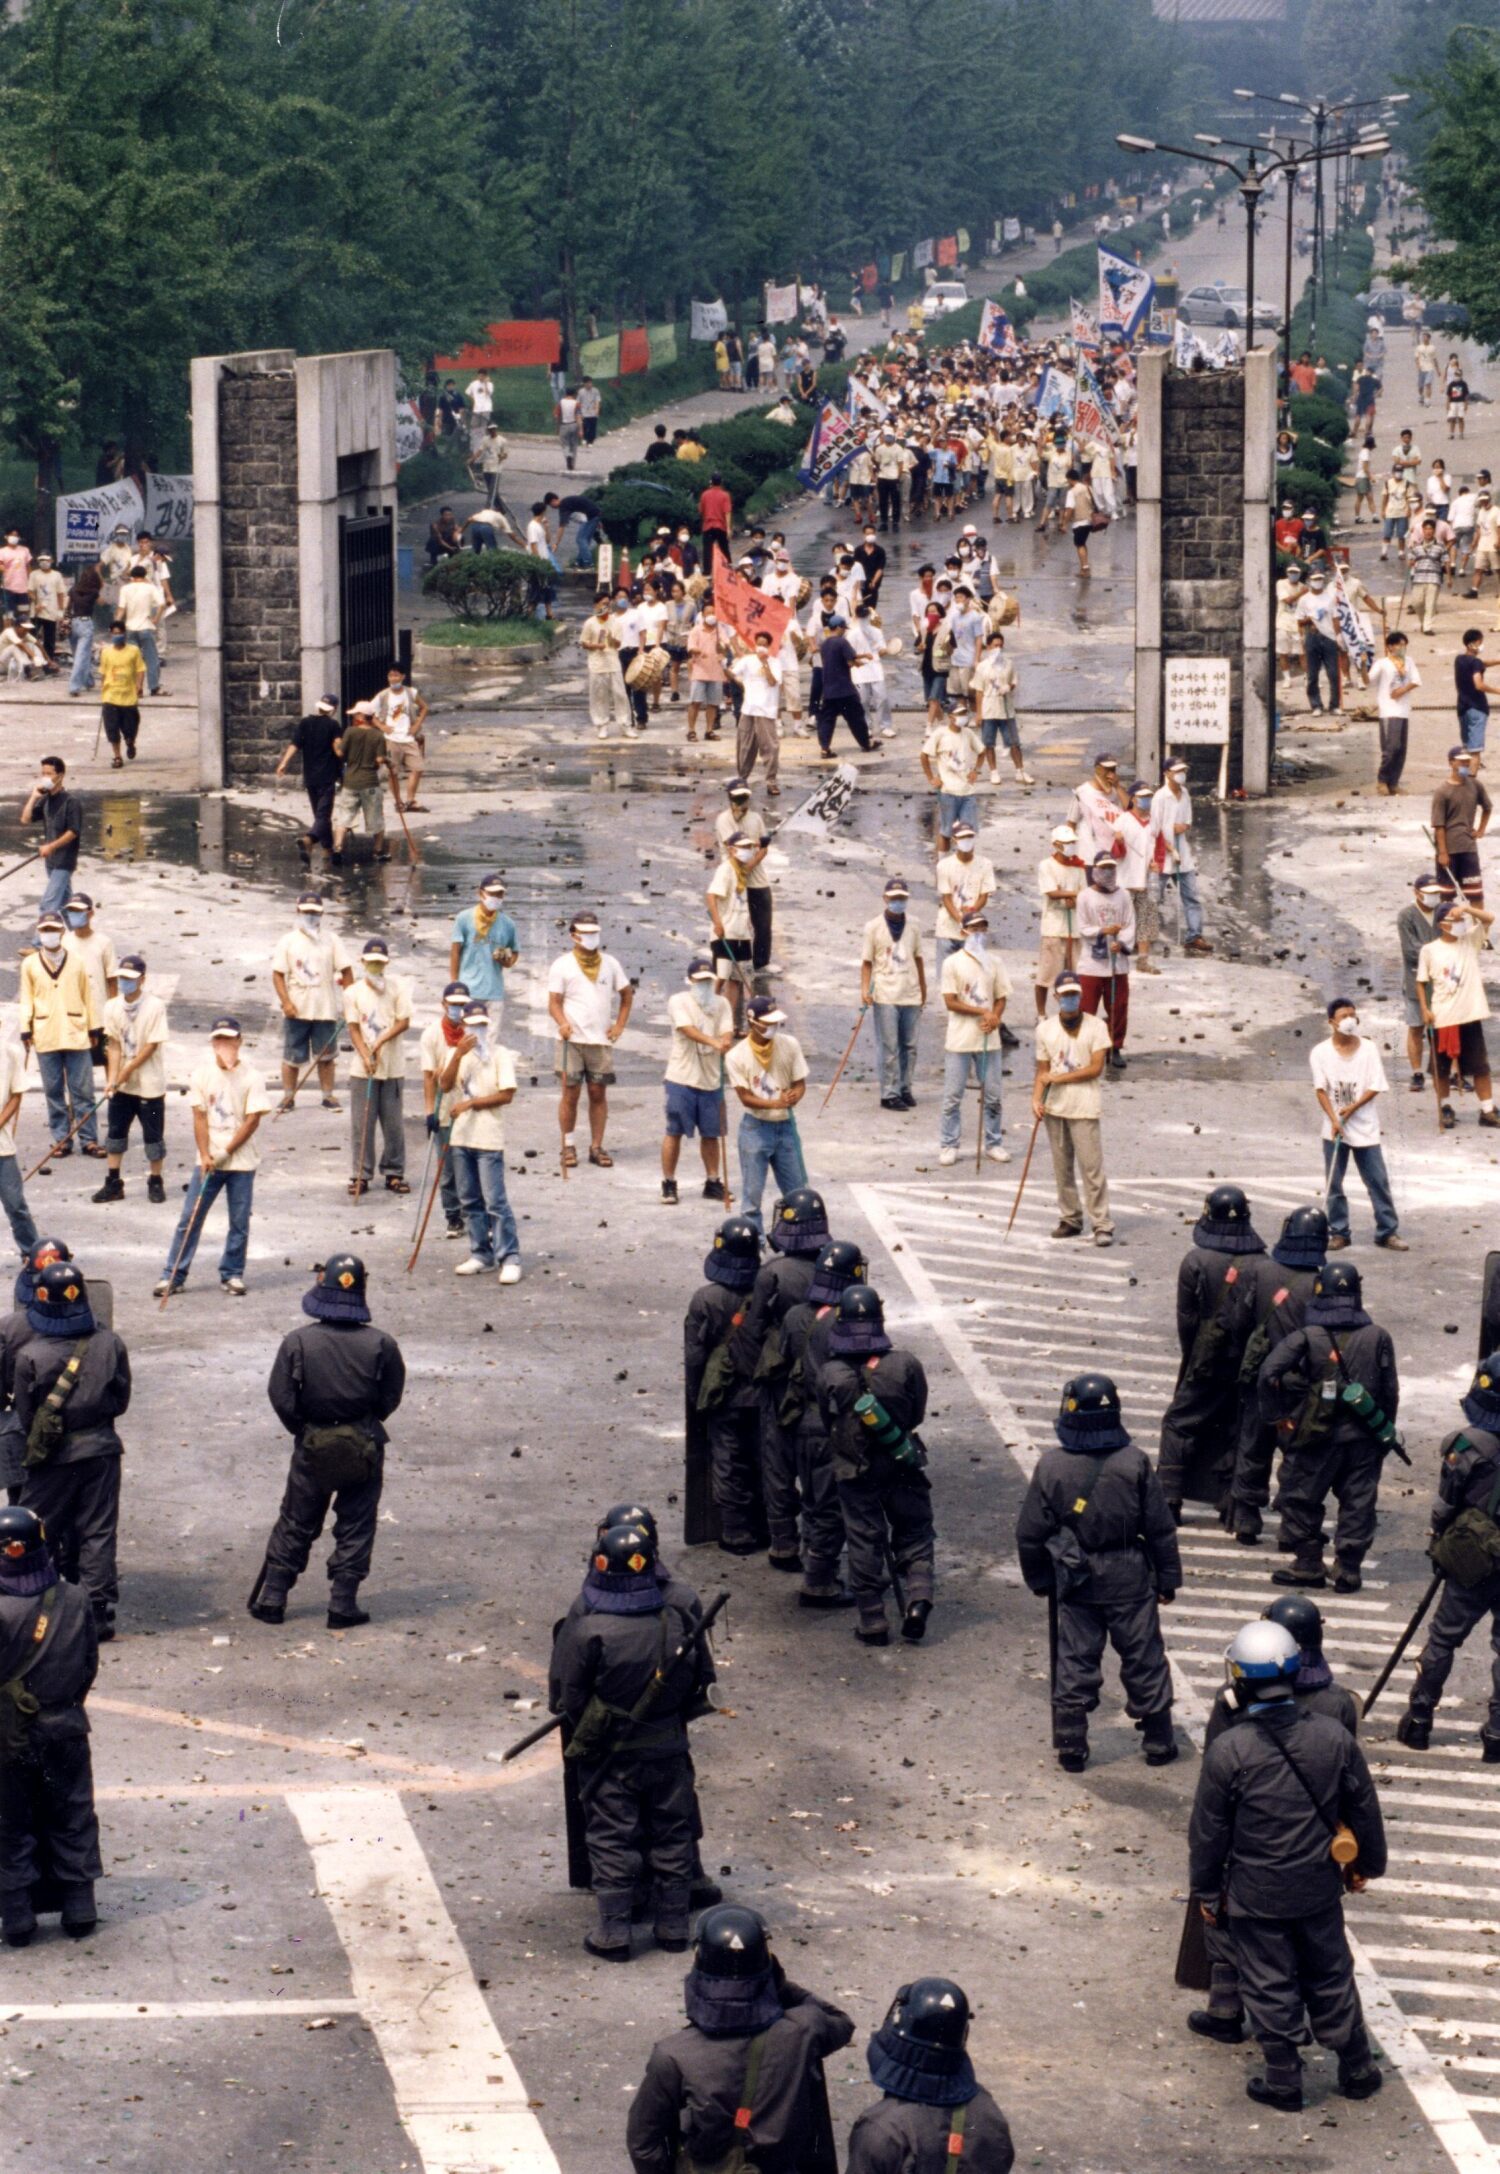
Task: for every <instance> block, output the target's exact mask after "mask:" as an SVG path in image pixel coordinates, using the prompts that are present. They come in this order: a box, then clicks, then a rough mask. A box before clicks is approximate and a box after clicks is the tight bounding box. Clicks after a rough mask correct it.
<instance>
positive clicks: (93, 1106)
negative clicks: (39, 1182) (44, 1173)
mask: <svg viewBox="0 0 1500 2174" xmlns="http://www.w3.org/2000/svg"><path fill="white" fill-rule="evenodd" d="M103 1100H104V1097H103V1095H100V1096H99V1097H98V1098H97V1099H96V1100H95V1101H93V1102H91V1103H90V1104H89V1106H88V1108H87V1109H86V1110H85V1111H84V1113H83V1115H82V1117H75V1118H74V1120H73V1122H72V1125H71V1126H70V1127H69V1129H68V1130H67V1131H66V1132H65V1133H64V1134H63V1136H62V1138H61V1139H60V1140H54V1141H53V1143H52V1145H51V1146H50V1147H49V1148H48V1150H47V1152H46V1154H45V1155H44V1156H43V1157H42V1159H41V1162H36V1163H33V1164H32V1166H31V1168H30V1169H29V1170H27V1171H25V1172H24V1173H23V1175H22V1178H21V1183H22V1184H23V1185H24V1184H25V1183H26V1180H27V1178H34V1177H35V1176H36V1174H37V1172H38V1170H40V1169H42V1168H43V1166H44V1165H45V1164H47V1163H49V1162H51V1160H52V1158H53V1156H54V1155H56V1154H59V1153H60V1152H61V1150H62V1149H63V1148H65V1147H66V1146H67V1144H68V1142H69V1141H70V1140H71V1139H72V1137H73V1134H74V1133H75V1132H77V1130H78V1128H79V1127H80V1125H85V1124H87V1123H88V1121H89V1119H90V1118H91V1117H92V1116H93V1114H94V1112H95V1110H97V1109H98V1107H99V1104H100V1103H101V1102H102V1101H103Z"/></svg>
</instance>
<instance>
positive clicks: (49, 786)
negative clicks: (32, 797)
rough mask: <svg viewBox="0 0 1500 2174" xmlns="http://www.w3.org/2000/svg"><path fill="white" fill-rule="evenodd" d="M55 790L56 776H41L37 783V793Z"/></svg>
mask: <svg viewBox="0 0 1500 2174" xmlns="http://www.w3.org/2000/svg"><path fill="white" fill-rule="evenodd" d="M56 790H57V780H56V778H52V777H44V778H43V779H42V780H41V782H40V784H39V785H38V786H37V791H38V792H39V793H52V792H56Z"/></svg>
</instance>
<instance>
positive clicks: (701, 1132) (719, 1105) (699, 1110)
mask: <svg viewBox="0 0 1500 2174" xmlns="http://www.w3.org/2000/svg"><path fill="white" fill-rule="evenodd" d="M666 1094H667V1138H668V1139H669V1140H691V1139H693V1138H694V1137H695V1136H696V1137H698V1138H700V1139H704V1140H717V1139H719V1138H720V1137H721V1136H722V1134H723V1131H724V1098H723V1096H722V1095H721V1094H720V1092H719V1090H718V1088H717V1087H685V1086H683V1085H682V1083H681V1082H680V1081H678V1080H675V1079H669V1080H668V1081H667V1082H666Z"/></svg>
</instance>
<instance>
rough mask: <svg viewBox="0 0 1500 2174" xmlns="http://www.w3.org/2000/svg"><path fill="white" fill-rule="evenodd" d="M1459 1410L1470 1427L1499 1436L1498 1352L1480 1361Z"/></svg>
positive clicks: (1499, 1364) (1499, 1356)
mask: <svg viewBox="0 0 1500 2174" xmlns="http://www.w3.org/2000/svg"><path fill="white" fill-rule="evenodd" d="M1459 1409H1460V1410H1461V1411H1462V1413H1463V1415H1464V1417H1465V1419H1467V1420H1468V1422H1469V1424H1470V1426H1471V1427H1483V1428H1484V1430H1485V1432H1486V1433H1487V1434H1500V1351H1492V1352H1491V1353H1490V1355H1489V1357H1488V1358H1487V1359H1481V1360H1480V1362H1479V1364H1478V1366H1477V1367H1476V1368H1475V1370H1474V1379H1473V1380H1472V1381H1471V1382H1470V1384H1469V1393H1468V1395H1467V1396H1466V1397H1465V1398H1464V1399H1463V1401H1462V1403H1461V1404H1460V1406H1459Z"/></svg>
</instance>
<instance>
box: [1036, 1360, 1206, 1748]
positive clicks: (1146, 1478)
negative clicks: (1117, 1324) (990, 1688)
mask: <svg viewBox="0 0 1500 2174" xmlns="http://www.w3.org/2000/svg"><path fill="white" fill-rule="evenodd" d="M1074 1386H1075V1385H1074V1384H1073V1383H1070V1384H1069V1385H1068V1387H1069V1390H1072V1389H1073V1388H1074ZM1107 1386H1108V1387H1109V1390H1110V1396H1111V1398H1113V1385H1112V1384H1110V1385H1107ZM1072 1401H1074V1400H1073V1399H1072V1398H1070V1397H1069V1396H1068V1395H1067V1394H1066V1392H1065V1396H1064V1410H1063V1412H1062V1414H1061V1415H1060V1416H1059V1418H1058V1420H1057V1422H1056V1427H1057V1432H1058V1434H1059V1436H1062V1435H1064V1434H1066V1435H1067V1436H1068V1437H1069V1439H1070V1440H1071V1441H1073V1442H1081V1441H1087V1440H1088V1439H1089V1437H1090V1436H1091V1435H1093V1436H1094V1437H1096V1439H1097V1444H1098V1446H1097V1447H1096V1448H1094V1449H1080V1448H1076V1447H1065V1446H1063V1445H1062V1444H1061V1443H1059V1446H1058V1447H1056V1448H1049V1449H1044V1450H1043V1452H1042V1454H1041V1456H1040V1457H1039V1458H1038V1459H1037V1463H1036V1468H1035V1470H1034V1471H1033V1472H1032V1475H1031V1483H1030V1485H1029V1486H1028V1488H1027V1490H1026V1498H1025V1500H1024V1501H1023V1503H1022V1504H1021V1512H1020V1515H1019V1517H1018V1518H1017V1520H1016V1550H1017V1553H1018V1555H1019V1557H1020V1563H1021V1575H1022V1577H1023V1578H1024V1579H1025V1580H1026V1583H1027V1585H1028V1587H1029V1588H1030V1589H1031V1591H1032V1592H1033V1593H1048V1594H1053V1593H1055V1595H1056V1600H1057V1679H1056V1681H1055V1683H1054V1684H1053V1686H1052V1741H1053V1746H1054V1748H1055V1749H1056V1750H1057V1751H1058V1752H1059V1753H1063V1754H1066V1755H1067V1756H1068V1757H1069V1759H1070V1760H1071V1759H1074V1758H1077V1757H1078V1756H1079V1755H1080V1754H1085V1755H1086V1753H1087V1747H1088V1716H1089V1715H1090V1714H1091V1713H1092V1712H1093V1711H1094V1709H1095V1707H1096V1706H1097V1705H1098V1703H1099V1689H1100V1685H1101V1683H1102V1681H1103V1670H1102V1667H1101V1663H1102V1661H1103V1657H1104V1645H1105V1640H1106V1639H1108V1641H1109V1642H1110V1644H1111V1645H1112V1646H1113V1647H1114V1649H1115V1652H1116V1653H1117V1654H1118V1655H1119V1659H1120V1676H1121V1680H1122V1681H1123V1683H1124V1686H1125V1697H1126V1705H1127V1711H1128V1712H1129V1713H1130V1715H1131V1716H1132V1718H1133V1719H1135V1720H1138V1721H1140V1722H1141V1723H1142V1724H1143V1736H1144V1741H1145V1746H1146V1749H1147V1751H1148V1753H1151V1752H1154V1753H1155V1754H1156V1755H1157V1757H1158V1759H1161V1757H1162V1755H1163V1754H1165V1755H1166V1756H1167V1757H1170V1756H1171V1745H1172V1671H1171V1669H1170V1667H1169V1666H1168V1663H1167V1653H1166V1647H1165V1646H1164V1645H1163V1643H1162V1635H1161V1619H1160V1616H1159V1614H1158V1609H1157V1603H1158V1600H1159V1599H1160V1598H1162V1597H1166V1598H1168V1599H1170V1598H1171V1596H1172V1595H1174V1594H1175V1593H1176V1591H1177V1589H1178V1587H1179V1586H1180V1585H1181V1583H1182V1558H1181V1554H1180V1552H1179V1550H1178V1545H1177V1528H1176V1526H1175V1524H1174V1523H1173V1520H1172V1513H1171V1510H1170V1509H1169V1508H1168V1506H1167V1502H1166V1498H1165V1496H1164V1495H1163V1493H1162V1490H1161V1486H1160V1484H1159V1482H1158V1480H1157V1477H1156V1474H1155V1472H1154V1471H1153V1470H1152V1468H1151V1461H1150V1459H1149V1458H1148V1457H1147V1456H1146V1453H1145V1451H1144V1450H1142V1449H1139V1448H1137V1446H1136V1445H1135V1443H1133V1442H1132V1441H1131V1440H1130V1438H1129V1436H1128V1435H1127V1434H1126V1433H1125V1430H1124V1427H1123V1424H1122V1423H1121V1422H1120V1419H1119V1410H1118V1401H1117V1400H1116V1401H1115V1408H1114V1411H1113V1413H1111V1414H1105V1415H1104V1416H1107V1417H1111V1418H1112V1419H1113V1425H1112V1426H1100V1425H1098V1424H1097V1423H1096V1421H1097V1417H1098V1416H1099V1415H1091V1414H1090V1412H1089V1411H1088V1410H1087V1409H1075V1410H1074V1411H1072V1412H1070V1411H1068V1409H1067V1405H1068V1403H1069V1402H1072Z"/></svg>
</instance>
